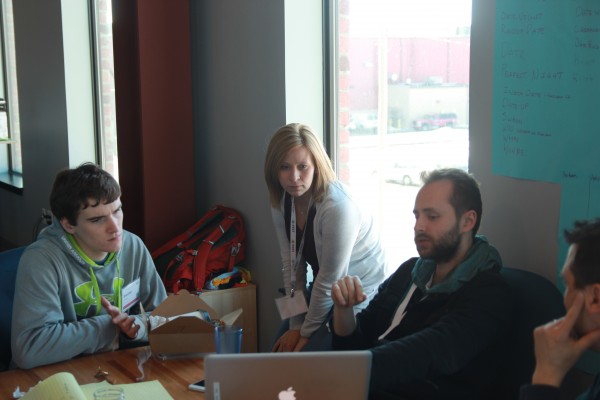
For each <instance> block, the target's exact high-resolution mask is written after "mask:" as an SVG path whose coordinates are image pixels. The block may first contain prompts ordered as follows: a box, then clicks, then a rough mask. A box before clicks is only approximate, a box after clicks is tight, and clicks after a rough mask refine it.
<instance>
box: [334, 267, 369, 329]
mask: <svg viewBox="0 0 600 400" xmlns="http://www.w3.org/2000/svg"><path fill="white" fill-rule="evenodd" d="M331 299H332V300H333V329H334V331H335V333H336V334H337V335H339V336H348V335H350V334H351V333H352V332H353V331H354V328H355V327H356V319H355V317H354V306H355V305H357V304H360V303H362V302H363V301H365V300H366V299H367V295H366V293H365V292H363V287H362V283H361V282H360V278H359V277H358V276H345V277H344V278H342V279H340V280H339V281H337V282H334V284H333V285H332V286H331Z"/></svg>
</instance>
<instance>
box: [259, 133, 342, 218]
mask: <svg viewBox="0 0 600 400" xmlns="http://www.w3.org/2000/svg"><path fill="white" fill-rule="evenodd" d="M298 146H304V147H306V149H307V150H308V151H309V153H310V154H311V156H312V161H313V163H314V165H315V175H314V177H313V182H312V185H311V187H310V190H311V192H312V196H313V200H314V201H321V200H322V199H323V196H325V193H326V192H327V187H328V186H329V184H330V183H331V182H333V181H334V180H335V179H336V176H335V172H334V171H333V167H332V165H331V160H330V159H329V156H328V155H327V152H325V148H324V147H323V145H322V144H321V142H320V141H319V140H318V139H317V136H316V135H315V134H314V132H313V130H312V129H311V128H310V127H309V126H308V125H304V124H298V123H293V124H288V125H285V126H282V127H281V128H279V129H278V130H277V132H275V134H274V135H273V137H272V138H271V141H270V142H269V147H268V148H267V155H266V157H265V182H266V183H267V187H268V189H269V200H270V202H271V207H273V208H277V207H279V204H280V201H281V198H282V196H283V192H284V189H283V187H281V184H280V183H279V168H280V166H281V163H282V162H283V159H284V158H285V156H286V155H287V154H288V152H289V151H290V150H292V149H293V148H296V147H298Z"/></svg>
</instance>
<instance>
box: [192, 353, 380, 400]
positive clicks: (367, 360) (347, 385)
mask: <svg viewBox="0 0 600 400" xmlns="http://www.w3.org/2000/svg"><path fill="white" fill-rule="evenodd" d="M370 371H371V353H370V352H369V351H366V350H365V351H325V352H294V353H241V354H209V355H208V356H206V358H205V359H204V374H205V379H206V393H205V396H206V398H207V399H209V400H239V399H243V400H321V399H323V400H331V399H345V400H366V399H367V396H368V391H369V377H370Z"/></svg>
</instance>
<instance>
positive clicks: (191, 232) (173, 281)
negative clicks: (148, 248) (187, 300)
mask: <svg viewBox="0 0 600 400" xmlns="http://www.w3.org/2000/svg"><path fill="white" fill-rule="evenodd" d="M245 245H246V232H245V230H244V221H243V219H242V216H241V215H240V214H239V213H238V212H237V211H236V210H234V209H232V208H229V207H225V206H222V205H216V206H214V207H212V208H211V209H210V210H209V211H208V212H207V213H206V214H204V215H203V216H202V217H201V218H200V219H199V220H198V221H197V222H196V223H195V224H194V225H192V226H191V227H190V228H189V229H188V230H186V231H185V232H183V233H181V234H180V235H177V236H176V237H174V238H173V239H171V240H169V241H168V242H167V243H165V244H164V245H162V246H161V247H159V248H158V249H156V250H154V251H153V252H152V253H151V255H152V258H153V259H154V264H155V265H156V269H157V271H158V273H159V275H160V277H161V279H162V281H163V283H164V285H165V288H166V289H167V292H172V293H177V292H178V291H179V290H180V289H187V290H188V291H190V292H201V291H202V290H203V289H204V284H205V282H206V281H207V280H210V279H212V278H213V277H215V276H217V275H220V274H222V273H224V272H229V271H231V270H232V268H233V267H234V265H236V264H238V263H239V262H241V261H242V260H243V259H244V257H245V250H246V249H245V247H246V246H245Z"/></svg>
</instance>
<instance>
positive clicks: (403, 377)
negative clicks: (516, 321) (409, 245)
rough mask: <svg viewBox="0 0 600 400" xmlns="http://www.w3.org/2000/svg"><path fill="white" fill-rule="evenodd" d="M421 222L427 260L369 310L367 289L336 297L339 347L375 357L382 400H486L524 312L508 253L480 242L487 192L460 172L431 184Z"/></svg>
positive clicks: (357, 286) (391, 281) (430, 177)
mask: <svg viewBox="0 0 600 400" xmlns="http://www.w3.org/2000/svg"><path fill="white" fill-rule="evenodd" d="M422 177H423V182H424V185H423V186H422V187H421V189H420V190H419V192H418V194H417V197H416V200H415V206H414V210H413V213H414V215H415V225H414V241H415V244H416V247H417V251H418V253H419V256H420V257H419V258H417V257H414V258H411V259H409V260H408V261H406V262H404V263H403V264H402V265H400V267H399V268H398V269H397V270H396V272H395V273H394V274H393V275H392V276H390V277H389V278H388V279H387V280H386V281H385V282H384V283H383V284H382V285H381V286H380V288H379V290H378V293H377V294H376V295H375V297H374V298H373V300H372V301H371V302H370V303H369V305H368V306H367V308H366V309H364V310H363V311H362V312H360V313H359V314H358V315H356V316H355V315H354V313H353V312H352V309H353V308H354V307H356V305H358V304H361V303H362V302H363V301H364V300H365V299H366V296H365V293H364V290H363V284H362V279H360V278H359V277H356V276H346V277H344V278H343V279H341V280H339V281H337V282H336V283H335V284H334V285H333V287H332V297H333V301H334V304H335V305H334V310H333V324H332V325H333V328H334V329H333V331H334V337H333V345H334V349H336V350H359V349H369V350H370V351H371V353H372V355H373V358H372V367H371V381H370V391H371V398H372V399H380V398H394V399H485V398H492V397H493V394H492V393H490V391H491V390H492V389H491V388H492V387H494V385H496V384H497V378H496V377H497V374H498V372H499V371H498V368H499V367H498V366H499V364H501V363H499V362H498V360H499V359H500V357H501V355H502V353H503V350H504V349H505V346H506V342H505V339H504V338H505V337H506V336H507V331H508V329H509V327H510V325H511V315H512V313H513V310H514V302H513V300H512V296H511V292H510V288H509V286H508V284H507V283H506V282H505V281H504V279H503V278H502V276H501V275H500V273H499V271H500V269H501V268H502V260H501V258H500V254H499V253H498V251H497V250H496V249H495V248H494V247H493V246H492V245H490V244H489V243H488V241H487V240H486V239H485V238H484V237H483V236H477V235H476V234H477V231H478V228H479V224H480V222H481V215H482V208H483V207H482V200H481V194H480V191H479V184H478V183H477V181H476V180H475V178H474V177H473V176H472V175H471V174H468V173H466V172H464V171H463V170H460V169H440V170H435V171H432V172H430V173H429V174H426V175H423V176H422Z"/></svg>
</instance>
